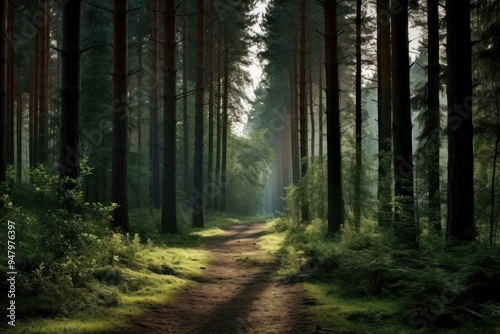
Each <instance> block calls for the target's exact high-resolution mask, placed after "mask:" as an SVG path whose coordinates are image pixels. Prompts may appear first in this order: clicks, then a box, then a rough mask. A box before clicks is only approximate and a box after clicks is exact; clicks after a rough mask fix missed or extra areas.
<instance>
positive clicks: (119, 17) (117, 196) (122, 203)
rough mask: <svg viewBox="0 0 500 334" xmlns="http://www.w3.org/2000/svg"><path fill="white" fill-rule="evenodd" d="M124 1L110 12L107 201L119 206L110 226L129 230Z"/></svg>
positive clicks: (125, 11) (126, 64)
mask: <svg viewBox="0 0 500 334" xmlns="http://www.w3.org/2000/svg"><path fill="white" fill-rule="evenodd" d="M127 7H128V5H127V0H114V8H113V9H114V13H113V42H114V47H113V126H114V128H113V162H112V190H111V200H112V201H113V202H114V203H116V204H118V205H119V206H118V207H117V208H116V209H115V211H114V213H113V222H112V223H111V224H112V227H113V228H115V229H118V230H120V231H122V232H127V231H129V229H130V228H129V221H128V200H127V151H128V147H127V146H128V145H127V140H128V131H127V123H128V97H127V89H128V63H127V61H128V56H127V55H128V44H127V43H128V38H127Z"/></svg>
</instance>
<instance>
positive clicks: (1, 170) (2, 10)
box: [0, 1, 8, 182]
mask: <svg viewBox="0 0 500 334" xmlns="http://www.w3.org/2000/svg"><path fill="white" fill-rule="evenodd" d="M7 12H8V2H7V1H2V3H0V30H1V31H0V182H4V181H5V179H6V172H7V161H6V158H7V157H6V150H7V143H6V135H5V130H6V128H7V124H6V122H7V96H6V94H7Z"/></svg>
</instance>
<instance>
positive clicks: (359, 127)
mask: <svg viewBox="0 0 500 334" xmlns="http://www.w3.org/2000/svg"><path fill="white" fill-rule="evenodd" d="M361 94H362V91H361V0H356V168H355V169H356V170H355V179H354V226H355V227H356V230H358V231H359V229H360V226H361V169H362V168H363V166H361V144H362V139H363V115H362V110H361V107H362V106H361Z"/></svg>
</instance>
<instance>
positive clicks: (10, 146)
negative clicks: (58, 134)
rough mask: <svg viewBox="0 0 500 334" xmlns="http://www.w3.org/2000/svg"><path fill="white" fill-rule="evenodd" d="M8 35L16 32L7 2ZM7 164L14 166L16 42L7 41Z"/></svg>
mask: <svg viewBox="0 0 500 334" xmlns="http://www.w3.org/2000/svg"><path fill="white" fill-rule="evenodd" d="M5 1H6V2H7V34H11V33H12V32H13V30H14V9H13V7H14V5H13V3H12V1H7V0H5ZM7 44H8V45H7V59H6V62H7V65H6V66H7V69H6V73H7V88H6V89H7V97H6V99H7V159H6V161H7V164H9V165H10V164H14V99H15V96H14V86H15V84H14V41H13V40H12V39H11V40H10V41H9V40H7Z"/></svg>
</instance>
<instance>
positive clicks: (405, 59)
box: [391, 0, 417, 247]
mask: <svg viewBox="0 0 500 334" xmlns="http://www.w3.org/2000/svg"><path fill="white" fill-rule="evenodd" d="M393 1H395V0H393ZM399 6H401V7H400V8H401V9H402V10H401V11H400V12H397V13H396V12H393V14H392V28H393V29H392V31H391V34H392V36H391V37H392V83H393V89H392V106H393V112H392V119H393V147H394V155H393V157H394V197H395V203H396V210H395V215H394V222H395V226H394V227H395V232H396V234H397V235H398V237H399V238H400V239H401V240H402V241H404V242H405V243H407V244H408V246H410V247H415V246H416V245H417V231H416V228H415V208H414V198H413V196H414V194H413V159H412V151H413V149H412V123H411V109H410V64H409V41H408V0H402V1H400V2H399Z"/></svg>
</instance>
